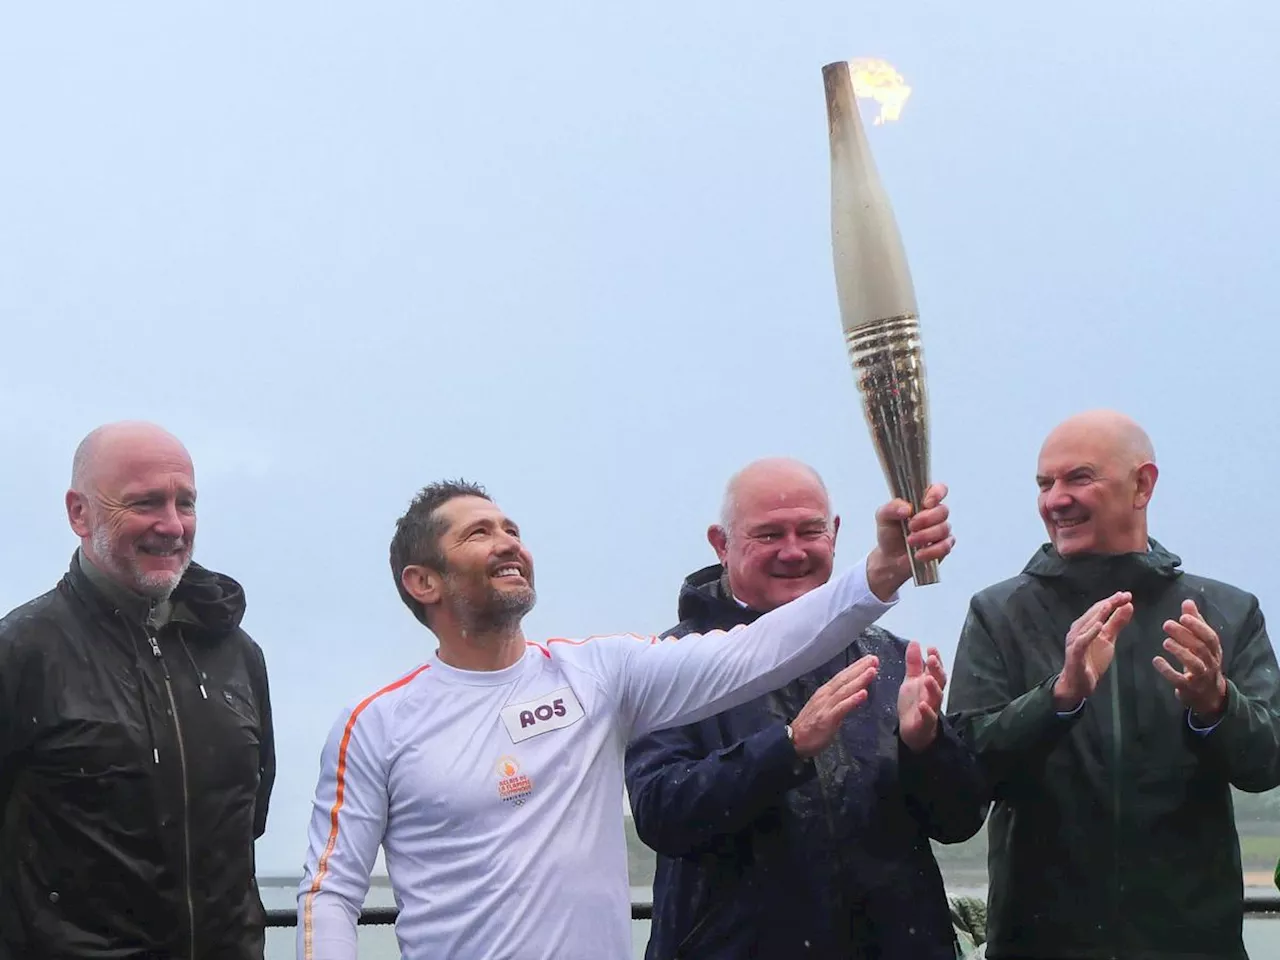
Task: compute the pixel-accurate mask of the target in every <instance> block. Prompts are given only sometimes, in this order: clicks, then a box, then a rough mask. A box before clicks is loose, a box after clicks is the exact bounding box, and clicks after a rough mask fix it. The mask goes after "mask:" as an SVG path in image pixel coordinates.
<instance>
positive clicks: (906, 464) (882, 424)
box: [822, 61, 938, 585]
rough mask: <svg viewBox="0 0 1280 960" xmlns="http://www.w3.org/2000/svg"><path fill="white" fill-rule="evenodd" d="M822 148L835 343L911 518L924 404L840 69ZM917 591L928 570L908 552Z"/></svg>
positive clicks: (876, 189)
mask: <svg viewBox="0 0 1280 960" xmlns="http://www.w3.org/2000/svg"><path fill="white" fill-rule="evenodd" d="M822 77H823V81H824V85H825V87H826V97H827V120H828V127H829V134H830V140H831V247H832V255H833V257H834V260H835V275H836V292H837V294H838V296H839V300H840V319H841V322H842V324H843V326H844V337H845V344H846V346H847V347H848V350H849V362H850V364H851V365H852V367H853V373H854V377H855V379H856V381H857V384H858V392H859V393H860V394H861V396H862V407H863V412H864V413H865V414H866V418H867V426H868V428H869V429H870V431H871V440H872V443H873V444H874V446H875V448H876V453H877V454H878V456H879V458H880V465H881V467H882V468H883V469H884V475H885V479H886V480H887V481H888V484H889V489H890V491H891V492H892V495H893V496H894V497H900V498H901V499H903V500H906V501H907V502H909V503H910V504H911V506H912V508H913V510H919V509H920V506H921V503H922V501H923V500H924V492H925V489H926V487H928V485H929V397H928V392H927V390H926V387H925V370H924V355H923V352H922V350H921V345H920V326H919V310H918V308H917V306H916V295H915V289H914V287H913V286H912V283H911V271H910V270H909V268H908V267H907V257H906V252H905V251H904V250H903V246H902V238H901V236H900V235H899V233H898V226H897V222H896V221H895V219H894V216H893V209H892V207H891V206H890V205H889V198H888V196H887V195H886V194H885V192H884V187H883V186H882V185H881V183H880V177H879V175H878V174H877V173H876V166H875V160H874V158H873V157H872V155H871V148H870V146H869V144H868V143H867V137H866V133H865V131H864V130H863V126H862V118H861V116H860V115H859V113H858V102H857V97H856V94H855V92H854V86H853V76H852V74H851V72H850V69H849V64H848V63H847V62H844V61H842V62H839V63H829V64H827V65H826V66H825V67H823V68H822ZM911 576H912V579H913V580H914V581H915V583H916V584H917V585H924V584H930V583H937V582H938V564H937V562H936V561H933V562H929V563H921V562H919V561H917V560H916V558H915V552H914V551H911Z"/></svg>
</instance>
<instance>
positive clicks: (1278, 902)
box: [267, 897, 1280, 927]
mask: <svg viewBox="0 0 1280 960" xmlns="http://www.w3.org/2000/svg"><path fill="white" fill-rule="evenodd" d="M1244 915H1245V916H1246V917H1280V897H1245V898H1244ZM631 919H632V920H652V919H653V904H652V903H651V902H649V901H646V900H639V901H636V902H634V903H632V904H631ZM360 922H361V923H362V924H369V925H377V924H388V923H395V922H396V908H395V907H367V908H366V909H365V910H364V911H362V912H361V914H360ZM297 925H298V912H297V911H296V910H268V911H267V926H268V927H296V926H297Z"/></svg>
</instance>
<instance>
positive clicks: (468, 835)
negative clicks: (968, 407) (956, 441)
mask: <svg viewBox="0 0 1280 960" xmlns="http://www.w3.org/2000/svg"><path fill="white" fill-rule="evenodd" d="M944 493H945V491H944V490H942V491H938V492H937V495H936V500H937V501H940V500H941V498H942V495H943V494H944ZM909 512H910V508H909V506H908V505H907V504H905V503H901V502H894V503H891V504H888V505H886V506H885V507H883V508H881V510H880V511H879V512H878V513H877V515H876V531H877V545H876V547H875V548H874V549H873V550H872V551H871V552H870V553H869V554H868V555H867V557H866V558H865V560H864V561H862V562H860V563H858V564H856V565H855V566H854V567H853V568H852V569H851V570H850V571H848V572H847V573H846V574H844V575H842V576H840V577H836V578H834V579H833V580H832V581H831V582H830V584H829V585H828V586H826V587H824V588H821V589H817V590H813V591H811V592H810V593H808V594H807V595H806V596H804V597H803V598H800V599H799V600H796V601H795V602H793V603H790V604H786V605H785V606H784V607H781V608H779V609H778V610H777V611H776V612H774V613H773V614H771V615H769V616H767V617H762V618H760V620H759V621H757V622H756V623H755V624H753V625H751V626H749V627H744V628H741V629H739V630H736V631H734V632H733V633H725V632H723V631H720V632H708V633H706V634H704V635H702V636H690V637H686V638H685V639H683V640H681V641H680V642H675V641H670V642H658V641H657V639H656V638H641V637H634V636H617V635H614V636H604V637H595V638H588V639H585V640H566V639H560V638H551V639H548V640H545V641H542V642H531V641H528V640H526V639H525V636H524V633H523V628H522V626H521V621H522V619H523V617H524V615H525V614H526V613H527V612H528V611H529V610H530V609H532V607H533V603H534V600H535V592H534V568H533V557H532V555H531V553H530V551H529V549H528V547H527V546H526V544H525V543H524V540H523V539H522V537H521V533H520V530H519V528H518V527H517V526H516V524H515V522H514V521H513V520H512V519H511V518H510V517H508V516H507V515H506V514H505V513H503V511H502V510H501V509H500V508H499V507H498V505H497V504H495V503H494V502H493V501H492V500H491V499H490V498H489V497H488V495H487V494H486V493H485V491H484V490H483V489H482V488H480V487H478V486H476V485H474V484H469V483H464V482H444V483H437V484H432V485H431V486H429V487H426V488H424V489H423V490H422V491H421V492H420V493H419V495H418V496H417V497H416V498H415V499H414V501H413V502H412V503H411V504H410V506H409V509H408V511H407V512H406V513H405V515H404V516H403V517H401V518H400V520H399V522H398V523H397V525H396V532H395V535H394V537H393V539H392V543H391V549H390V559H391V571H392V575H393V577H394V578H395V582H396V587H397V590H398V591H399V593H400V597H401V599H402V600H403V601H404V602H405V604H406V605H407V606H408V607H409V609H410V610H411V611H412V612H413V614H414V616H415V617H416V618H417V619H418V620H419V621H420V622H421V623H423V624H425V625H426V626H427V627H428V628H429V629H430V630H431V632H432V633H433V634H434V635H435V636H436V638H437V640H438V642H439V646H438V648H437V649H436V651H435V652H434V653H433V654H432V656H431V657H430V658H429V659H428V660H427V662H426V663H424V664H422V665H421V666H420V667H418V668H417V669H416V670H414V671H412V672H411V673H409V674H408V675H406V676H404V677H401V678H400V679H399V680H397V681H395V682H394V683H391V684H389V685H388V686H386V687H384V688H382V689H381V690H379V691H376V692H375V693H373V694H371V695H370V696H368V697H366V698H364V699H363V700H361V701H360V702H359V703H358V704H357V705H355V706H354V707H352V708H350V709H345V710H343V711H342V712H341V713H340V714H339V716H338V719H337V721H336V722H335V724H334V726H333V728H332V730H331V731H330V735H329V739H328V741H327V742H326V744H325V747H324V752H323V754H322V759H321V772H320V777H319V783H318V785H317V788H316V795H315V805H314V809H313V814H312V819H311V825H310V829H309V831H308V839H309V848H308V851H307V857H306V870H305V874H304V877H303V881H302V884H301V886H300V887H299V891H298V921H299V922H298V940H297V953H298V957H299V958H300V960H353V958H354V957H355V956H356V952H357V943H356V932H357V931H356V921H357V918H358V916H359V913H360V908H361V905H362V903H363V901H364V897H365V894H366V892H367V891H368V888H369V879H370V871H371V870H372V868H373V864H374V860H375V858H376V856H377V853H378V849H379V847H381V848H382V849H383V850H384V852H385V854H386V864H387V870H388V873H389V874H390V878H391V885H392V889H393V891H394V893H395V895H396V899H397V902H398V903H399V904H400V915H399V919H398V921H397V924H396V932H397V935H398V938H399V941H400V949H401V952H402V954H403V955H404V957H405V960H427V958H436V957H450V958H453V960H481V958H483V960H498V958H512V957H520V958H530V960H533V958H536V960H626V958H628V957H629V956H630V909H629V899H630V898H629V891H628V886H627V863H626V843H625V838H624V833H623V823H622V758H623V751H624V749H625V747H626V744H627V742H628V741H630V740H631V739H633V738H634V737H636V736H640V735H643V734H645V733H648V732H650V731H652V730H656V729H661V728H662V727H665V726H671V725H675V724H680V723H685V722H688V721H690V720H695V719H698V718H699V717H702V716H708V715H710V714H713V713H716V712H718V711H719V710H721V709H724V708H725V707H727V706H731V705H732V704H734V703H736V702H740V701H742V700H746V699H750V698H751V697H753V696H756V695H758V694H759V693H761V692H763V691H765V690H768V689H770V688H772V687H774V686H776V685H777V684H778V683H781V682H785V681H786V680H788V679H789V678H791V677H793V676H795V675H797V674H799V673H802V672H804V671H805V670H806V669H809V668H810V667H811V666H813V665H816V664H817V663H820V662H822V661H824V660H826V659H828V658H829V657H830V655H831V654H832V653H833V652H834V647H833V643H832V641H831V640H829V639H828V638H827V637H826V636H825V635H824V630H823V628H824V627H825V626H826V625H827V624H828V623H830V622H831V621H832V620H834V619H835V618H836V617H838V616H840V615H842V614H843V615H845V616H846V617H848V618H849V620H850V621H852V622H854V623H858V624H863V625H866V624H869V623H871V622H872V621H874V620H875V619H876V618H878V617H879V616H880V615H881V614H882V613H884V611H886V610H887V609H889V607H890V606H891V604H892V603H893V602H894V600H895V599H896V592H897V590H898V588H899V587H900V586H901V585H902V584H904V583H905V582H906V581H907V580H908V578H909V576H910V570H909V565H908V562H907V552H906V550H907V548H906V541H904V538H903V520H905V519H907V517H908V515H909ZM947 516H948V510H947V507H946V506H945V505H943V504H941V503H940V502H935V503H934V504H932V505H930V507H929V509H925V510H922V511H920V512H919V513H918V514H917V515H916V516H914V517H911V518H910V523H909V527H910V531H911V532H910V535H909V540H910V543H911V544H912V545H913V546H917V547H918V548H919V551H920V555H921V556H923V557H926V558H928V557H933V558H937V559H942V558H944V557H945V556H947V554H949V553H950V551H951V548H952V545H953V542H954V541H953V539H952V537H951V533H950V525H949V523H948V522H947ZM876 665H877V664H876V660H875V658H874V657H865V658H862V659H861V660H860V661H859V662H858V663H857V664H855V665H854V666H853V667H852V668H850V670H849V671H847V672H846V674H845V676H844V678H843V680H844V682H843V684H842V686H841V688H840V689H839V690H837V691H835V692H834V695H833V701H834V702H835V703H836V705H837V706H838V705H839V704H840V703H841V702H842V701H847V700H855V699H857V698H859V697H861V696H864V695H865V690H866V688H867V686H868V685H869V684H870V683H871V681H872V680H873V679H874V678H875V676H876Z"/></svg>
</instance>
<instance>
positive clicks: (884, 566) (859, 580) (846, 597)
mask: <svg viewBox="0 0 1280 960" xmlns="http://www.w3.org/2000/svg"><path fill="white" fill-rule="evenodd" d="M945 496H946V488H945V487H943V486H941V485H937V486H934V487H931V488H930V490H929V495H928V496H927V497H926V499H925V506H924V509H922V510H921V511H920V512H919V513H918V514H917V515H916V516H914V517H911V519H910V523H909V530H910V533H909V542H910V543H911V545H912V546H913V547H915V548H916V549H917V556H918V557H919V558H920V559H921V560H933V559H937V560H941V559H943V558H944V557H946V556H947V554H949V553H950V552H951V548H952V546H953V545H954V539H953V538H952V537H951V527H950V524H949V523H948V522H947V516H948V510H947V507H946V505H945V504H944V503H942V502H941V501H942V499H943V497H945ZM909 513H910V507H909V506H908V505H907V504H906V503H905V502H903V501H901V500H895V501H892V502H890V503H888V504H886V505H885V506H883V507H881V508H880V510H878V511H877V512H876V529H877V541H878V542H877V545H876V548H875V549H874V550H872V551H871V553H870V554H868V556H867V557H866V558H865V559H864V560H863V561H862V562H859V563H857V564H855V565H854V567H853V568H852V569H851V570H848V571H846V572H844V573H842V574H840V575H839V576H836V577H833V578H832V579H831V580H829V581H827V583H825V584H823V585H822V586H820V587H818V588H816V589H814V590H811V591H809V592H808V593H806V594H805V595H804V596H801V597H798V598H796V599H795V600H792V601H791V602H790V603H785V604H783V605H782V606H780V607H778V608H776V609H774V610H771V611H770V612H769V613H767V614H765V615H764V616H762V617H760V618H759V619H758V620H756V621H755V622H754V623H751V624H749V625H747V626H743V627H735V628H734V629H732V630H730V631H727V632H726V631H714V632H711V633H706V634H687V635H686V636H684V637H681V638H680V639H678V640H677V639H667V640H661V641H659V640H654V641H652V642H649V643H644V644H640V643H632V644H628V645H625V646H616V647H614V648H613V649H615V650H617V651H618V657H617V661H616V663H615V664H613V665H612V666H613V667H614V669H615V670H616V673H617V681H618V684H619V688H620V689H621V691H622V695H621V703H620V716H621V717H622V719H623V721H624V723H625V724H626V725H627V731H628V733H629V735H630V737H631V738H635V737H638V736H641V735H643V734H645V733H647V732H649V731H652V730H659V729H664V728H666V727H673V726H680V725H682V724H686V723H692V722H694V721H696V720H701V719H704V718H706V717H710V716H714V715H715V714H717V713H720V712H721V711H723V710H726V709H728V708H729V707H732V706H736V705H737V704H740V703H745V702H746V701H748V700H751V699H754V698H755V697H758V696H760V695H761V694H764V693H767V692H768V691H770V690H774V689H777V688H778V687H780V686H782V685H783V684H784V683H788V682H789V681H791V680H794V679H795V678H796V677H798V676H800V675H801V674H803V673H806V672H808V671H809V670H812V669H815V668H817V667H818V666H820V665H821V664H823V663H825V662H826V661H827V660H829V659H831V658H832V657H833V656H835V655H836V654H837V653H839V652H840V651H841V650H843V649H844V648H845V647H846V646H847V645H848V637H849V636H851V635H856V634H857V633H859V632H861V631H862V630H863V629H864V628H865V627H867V626H870V625H871V624H872V623H874V622H875V621H876V620H878V619H879V618H880V617H881V616H882V615H883V614H884V613H885V612H886V611H887V610H889V609H890V608H891V607H892V606H893V604H894V603H896V602H897V590H898V588H899V587H900V586H901V585H902V584H903V583H905V582H906V581H907V579H908V578H909V577H910V564H909V561H908V557H907V542H908V541H907V540H905V539H904V537H903V530H902V524H903V520H904V519H905V518H906V517H907V516H908V515H909ZM842 614H845V615H846V619H845V622H843V623H842V624H840V625H839V626H838V627H836V628H835V629H827V628H828V627H829V626H830V625H831V624H832V622H833V621H834V620H835V619H836V618H837V617H840V616H841V615H842Z"/></svg>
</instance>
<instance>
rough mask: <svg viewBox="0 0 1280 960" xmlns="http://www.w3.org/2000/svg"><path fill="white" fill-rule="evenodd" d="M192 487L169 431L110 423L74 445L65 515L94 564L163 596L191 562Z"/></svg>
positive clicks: (191, 472)
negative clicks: (75, 446)
mask: <svg viewBox="0 0 1280 960" xmlns="http://www.w3.org/2000/svg"><path fill="white" fill-rule="evenodd" d="M195 484H196V481H195V468H194V466H193V465H192V463H191V456H190V455H189V454H188V453H187V449H186V447H184V446H183V445H182V443H181V442H180V441H179V440H178V438H177V437H175V436H174V435H173V434H171V433H169V432H168V431H167V430H165V429H163V428H162V427H158V426H156V425H155V424H153V423H145V422H139V421H123V422H119V423H110V424H107V425H105V426H101V427H98V428H97V429H96V430H94V431H93V432H91V433H90V434H89V435H88V436H87V437H85V438H84V439H83V440H82V441H80V445H79V446H78V447H77V448H76V452H75V456H74V458H73V460H72V467H71V489H70V490H68V491H67V495H66V507H67V519H68V520H69V521H70V523H71V529H72V530H74V531H75V532H76V534H77V535H78V536H79V537H80V545H81V550H82V551H83V552H84V555H85V556H86V558H87V559H88V560H89V561H90V562H91V563H93V565H94V566H96V567H97V568H98V569H100V570H102V571H103V572H104V573H106V574H107V575H109V576H110V577H112V579H114V580H116V581H117V582H118V583H120V584H121V585H122V586H125V587H127V588H128V589H130V590H133V591H134V592H136V593H139V594H141V595H143V596H147V597H151V598H153V599H161V598H164V597H167V596H168V595H169V593H170V592H172V590H173V589H174V588H175V587H176V586H177V585H178V581H179V580H180V579H181V577H182V574H183V573H184V572H185V571H186V569H187V565H188V564H189V563H190V561H191V550H192V546H193V544H194V541H195V531H196V517H195V501H196V487H195Z"/></svg>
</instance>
